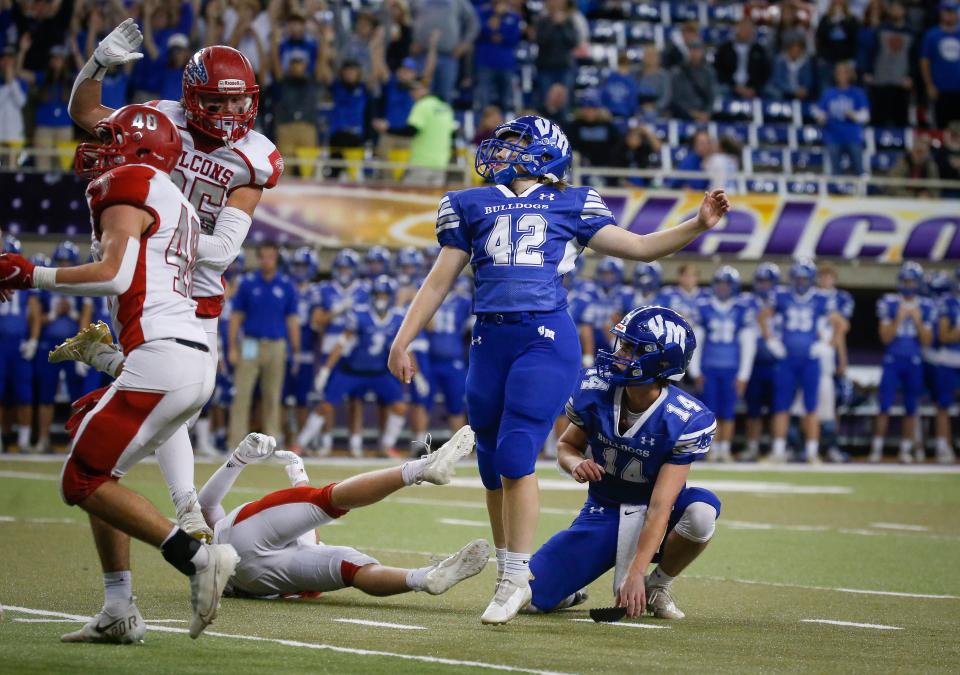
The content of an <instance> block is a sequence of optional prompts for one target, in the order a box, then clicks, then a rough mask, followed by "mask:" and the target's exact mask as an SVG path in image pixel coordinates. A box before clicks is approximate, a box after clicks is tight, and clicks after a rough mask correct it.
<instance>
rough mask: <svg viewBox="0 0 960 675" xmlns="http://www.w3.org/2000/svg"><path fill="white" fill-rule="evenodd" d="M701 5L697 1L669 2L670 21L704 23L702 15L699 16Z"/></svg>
mask: <svg viewBox="0 0 960 675" xmlns="http://www.w3.org/2000/svg"><path fill="white" fill-rule="evenodd" d="M702 6H703V5H701V4H700V3H697V2H673V3H671V4H670V21H671V22H672V23H683V22H685V21H699V22H700V23H701V24H702V23H705V22H704V21H703V18H704V17H701V16H700V8H701V7H702Z"/></svg>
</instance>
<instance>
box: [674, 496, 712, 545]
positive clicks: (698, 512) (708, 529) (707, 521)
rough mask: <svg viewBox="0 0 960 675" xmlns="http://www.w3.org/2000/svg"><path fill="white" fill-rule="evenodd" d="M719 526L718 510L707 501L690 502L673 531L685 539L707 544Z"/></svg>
mask: <svg viewBox="0 0 960 675" xmlns="http://www.w3.org/2000/svg"><path fill="white" fill-rule="evenodd" d="M716 528H717V510H716V509H715V508H714V507H713V506H711V505H710V504H707V503H706V502H694V503H692V504H690V506H688V507H687V508H686V510H685V511H684V512H683V515H682V516H680V520H679V521H678V522H677V525H676V527H674V528H673V531H674V532H676V533H677V534H679V535H680V536H681V537H683V538H684V539H687V540H689V541H693V542H696V543H698V544H705V543H707V542H708V541H710V539H711V538H712V537H713V533H714V530H716Z"/></svg>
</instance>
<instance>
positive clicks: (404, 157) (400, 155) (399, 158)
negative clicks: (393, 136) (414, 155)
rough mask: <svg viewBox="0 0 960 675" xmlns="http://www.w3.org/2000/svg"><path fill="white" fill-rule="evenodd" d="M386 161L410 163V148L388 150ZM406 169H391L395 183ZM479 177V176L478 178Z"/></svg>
mask: <svg viewBox="0 0 960 675" xmlns="http://www.w3.org/2000/svg"><path fill="white" fill-rule="evenodd" d="M387 161H388V162H396V163H397V164H406V163H408V162H409V161H410V148H390V150H388V151H387ZM405 171H406V169H403V168H397V169H392V170H391V174H392V175H393V179H394V180H395V181H399V180H400V179H401V178H403V174H404V172H405ZM478 177H479V176H478Z"/></svg>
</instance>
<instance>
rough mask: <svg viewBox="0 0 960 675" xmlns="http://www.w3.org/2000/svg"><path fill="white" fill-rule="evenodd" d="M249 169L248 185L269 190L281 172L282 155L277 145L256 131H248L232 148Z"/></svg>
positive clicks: (278, 179) (274, 185)
mask: <svg viewBox="0 0 960 675" xmlns="http://www.w3.org/2000/svg"><path fill="white" fill-rule="evenodd" d="M233 150H234V152H236V153H237V154H238V155H240V157H241V159H243V161H244V163H245V164H246V165H247V167H248V168H249V170H250V185H255V186H257V187H262V188H264V189H267V190H269V189H270V188H272V187H276V185H277V183H278V182H279V181H280V176H281V175H282V174H283V168H284V166H283V157H282V156H281V155H280V151H279V150H277V147H276V146H275V145H274V144H273V143H272V142H271V141H270V140H269V139H268V138H267V137H266V136H264V135H263V134H261V133H260V132H258V131H250V132H248V133H247V135H246V136H244V137H243V138H241V139H240V140H239V141H238V142H237V143H236V145H235V146H234V148H233Z"/></svg>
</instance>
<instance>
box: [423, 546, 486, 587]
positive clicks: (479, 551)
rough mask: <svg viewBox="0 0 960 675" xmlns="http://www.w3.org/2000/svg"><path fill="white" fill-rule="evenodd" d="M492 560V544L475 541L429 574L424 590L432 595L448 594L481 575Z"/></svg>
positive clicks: (435, 567) (443, 561)
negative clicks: (456, 587) (466, 580)
mask: <svg viewBox="0 0 960 675" xmlns="http://www.w3.org/2000/svg"><path fill="white" fill-rule="evenodd" d="M489 559H490V544H488V543H487V541H486V540H485V539H475V540H474V541H471V542H470V543H469V544H467V545H466V546H464V547H463V548H461V549H460V550H459V551H457V552H456V553H454V554H453V555H452V556H450V557H449V558H446V559H445V560H441V561H440V562H438V563H437V564H436V565H434V567H433V569H432V570H430V571H429V572H427V576H426V579H425V583H424V585H423V590H425V591H426V592H427V593H429V594H430V595H440V594H441V593H446V592H447V591H449V590H450V589H451V588H453V587H454V586H456V585H457V584H459V583H460V582H461V581H463V580H464V579H469V578H470V577H472V576H476V575H477V574H480V572H481V571H482V570H483V568H484V567H485V566H486V564H487V561H488V560H489Z"/></svg>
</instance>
